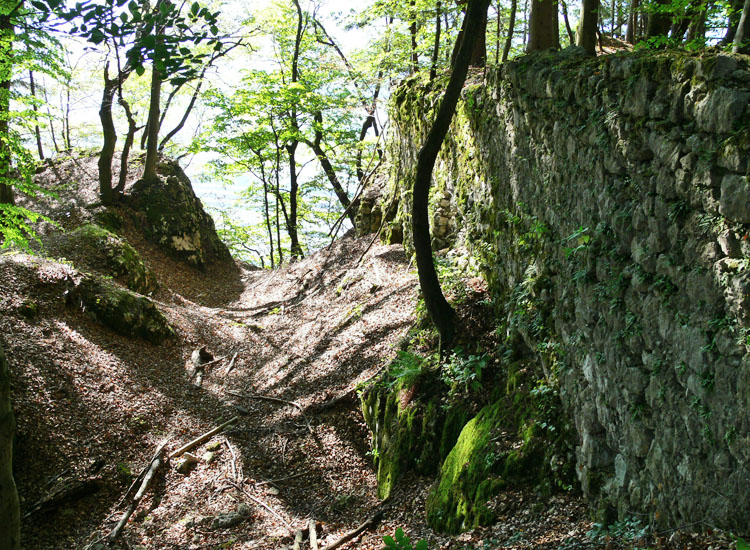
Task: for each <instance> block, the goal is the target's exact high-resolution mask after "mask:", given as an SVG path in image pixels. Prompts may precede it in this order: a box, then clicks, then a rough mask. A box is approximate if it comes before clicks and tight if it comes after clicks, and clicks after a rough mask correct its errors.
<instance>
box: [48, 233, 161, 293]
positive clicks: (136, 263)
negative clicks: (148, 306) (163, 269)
mask: <svg viewBox="0 0 750 550" xmlns="http://www.w3.org/2000/svg"><path fill="white" fill-rule="evenodd" d="M60 252H61V253H62V254H63V255H64V256H65V257H68V258H72V259H73V261H74V262H75V263H76V265H78V266H81V267H85V268H88V269H93V270H95V271H99V272H100V273H103V274H105V275H110V276H112V277H122V278H123V279H124V280H125V282H126V284H127V287H128V288H129V289H130V290H133V291H135V292H139V293H141V294H147V293H149V292H153V291H154V290H156V289H157V288H158V283H157V281H156V276H155V275H154V273H153V272H152V271H151V270H150V269H149V268H148V267H146V264H145V263H144V262H143V259H142V258H141V256H140V254H138V252H137V251H136V250H135V249H134V248H133V247H132V246H130V245H129V244H128V243H127V242H126V241H124V240H123V239H122V238H120V237H118V236H117V235H115V234H114V233H111V232H110V231H108V230H107V229H104V228H103V227H100V226H98V225H96V224H87V225H84V226H81V227H79V228H77V229H75V230H74V231H71V232H70V233H68V234H66V235H65V236H64V237H63V242H62V244H61V247H60Z"/></svg>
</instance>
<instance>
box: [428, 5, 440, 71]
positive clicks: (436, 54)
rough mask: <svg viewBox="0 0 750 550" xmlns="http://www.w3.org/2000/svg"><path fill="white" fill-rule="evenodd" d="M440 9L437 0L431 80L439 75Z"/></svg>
mask: <svg viewBox="0 0 750 550" xmlns="http://www.w3.org/2000/svg"><path fill="white" fill-rule="evenodd" d="M440 10H441V5H440V0H437V1H436V2H435V42H434V44H433V45H432V59H431V60H430V61H431V63H430V82H432V81H433V80H435V76H437V63H438V57H439V56H440V21H441V19H440V17H441V16H442V14H441V13H440Z"/></svg>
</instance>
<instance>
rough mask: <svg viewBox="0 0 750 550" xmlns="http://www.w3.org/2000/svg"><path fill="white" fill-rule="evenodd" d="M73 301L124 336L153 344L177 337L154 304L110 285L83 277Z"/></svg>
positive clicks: (91, 277) (94, 278) (76, 288)
mask: <svg viewBox="0 0 750 550" xmlns="http://www.w3.org/2000/svg"><path fill="white" fill-rule="evenodd" d="M71 297H72V299H73V300H74V301H75V302H76V304H77V305H79V306H80V307H81V308H82V309H83V310H84V311H86V312H88V313H90V314H92V315H93V316H94V317H95V319H96V320H97V321H99V322H100V323H102V324H103V325H105V326H107V327H109V328H111V329H112V330H114V331H115V332H116V333H118V334H122V335H123V336H130V337H136V338H143V339H144V340H147V341H149V342H151V343H153V344H161V343H162V342H163V341H164V340H166V339H167V338H170V337H172V336H174V331H173V330H172V327H171V326H170V325H169V321H167V319H166V317H164V315H163V314H162V313H161V311H159V310H158V309H157V307H156V306H155V305H154V303H153V302H152V301H151V300H149V299H148V298H145V297H144V296H140V295H138V294H135V293H133V292H130V291H129V290H125V289H123V288H119V287H118V286H116V285H115V284H114V283H111V282H109V281H106V280H103V279H100V278H98V277H94V276H89V275H87V276H84V277H83V279H82V280H81V281H80V282H79V283H78V284H77V285H76V287H75V288H74V289H73V291H72V292H71Z"/></svg>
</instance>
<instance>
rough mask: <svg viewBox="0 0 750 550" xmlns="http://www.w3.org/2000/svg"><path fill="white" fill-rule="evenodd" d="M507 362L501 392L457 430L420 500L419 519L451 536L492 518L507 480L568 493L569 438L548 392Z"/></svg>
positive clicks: (557, 404) (563, 419)
mask: <svg viewBox="0 0 750 550" xmlns="http://www.w3.org/2000/svg"><path fill="white" fill-rule="evenodd" d="M523 367H524V366H523V364H518V363H514V364H509V365H507V366H506V370H507V385H506V388H505V390H506V393H505V394H504V395H501V396H500V397H499V398H498V399H497V400H496V401H495V402H493V403H491V404H489V405H487V406H485V407H484V408H483V409H482V410H481V411H479V413H478V414H477V415H476V416H475V417H474V418H473V419H472V420H470V421H469V422H468V423H467V424H466V425H465V426H464V428H463V430H461V434H460V435H459V437H458V441H457V442H456V444H455V446H454V447H453V449H452V450H451V451H450V453H449V454H448V456H447V458H446V459H445V462H444V463H443V466H442V468H441V469H440V475H439V478H438V482H437V484H436V485H435V487H434V488H433V490H432V491H431V493H430V495H429V496H428V498H427V503H426V508H427V521H428V522H429V523H430V525H431V526H432V527H433V528H434V529H436V530H438V531H443V532H447V533H459V532H461V531H465V530H467V529H473V528H474V527H478V526H480V525H487V524H489V523H491V522H492V521H493V520H494V517H495V514H494V512H493V511H492V509H491V507H490V506H489V505H488V504H489V501H490V500H491V498H492V497H493V496H495V495H496V494H497V492H498V491H499V490H500V489H502V488H503V487H505V486H507V485H519V484H525V485H531V486H533V487H534V488H535V489H536V490H537V491H540V492H542V493H547V494H548V493H551V492H553V491H555V490H572V488H573V486H574V480H575V472H574V465H575V458H574V456H573V449H574V444H575V438H574V437H573V428H572V426H571V425H570V424H569V422H568V420H567V416H566V415H565V414H563V411H562V408H561V403H560V399H559V396H558V395H557V391H556V389H555V388H554V387H553V386H551V385H547V384H546V383H544V382H538V383H536V384H535V385H534V384H532V383H531V380H532V379H533V378H534V377H533V372H532V371H531V370H527V369H524V368H523Z"/></svg>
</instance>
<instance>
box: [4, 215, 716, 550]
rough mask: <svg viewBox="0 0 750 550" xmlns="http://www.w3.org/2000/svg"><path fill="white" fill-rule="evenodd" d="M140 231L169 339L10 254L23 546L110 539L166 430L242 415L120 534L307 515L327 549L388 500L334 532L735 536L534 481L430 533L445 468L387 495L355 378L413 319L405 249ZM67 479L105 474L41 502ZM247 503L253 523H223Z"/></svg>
mask: <svg viewBox="0 0 750 550" xmlns="http://www.w3.org/2000/svg"><path fill="white" fill-rule="evenodd" d="M128 239H129V241H130V242H131V243H132V244H133V245H134V246H136V248H138V249H139V251H140V252H141V254H142V255H143V256H144V258H145V259H146V261H147V263H148V264H149V265H150V266H151V268H152V269H153V270H154V271H155V272H156V274H157V276H158V278H159V280H160V282H161V285H162V286H161V289H160V290H158V291H157V292H156V293H155V294H154V296H153V297H152V298H153V299H154V301H155V302H156V303H157V305H158V307H159V308H160V309H161V310H162V311H163V312H164V313H165V315H166V316H167V317H168V319H169V320H170V322H171V323H172V325H173V327H174V328H175V331H176V333H177V336H176V338H174V339H173V340H172V341H171V342H169V343H167V344H164V345H161V346H155V345H152V344H149V343H146V342H143V341H140V340H136V339H131V338H126V337H123V336H118V335H116V334H114V333H113V332H111V331H110V330H108V329H106V328H104V327H102V326H101V325H99V324H97V323H96V322H94V321H93V320H92V319H90V318H89V317H88V316H86V315H85V314H83V313H81V312H80V310H78V309H76V308H72V307H70V306H66V303H65V297H64V295H63V294H64V288H65V287H64V284H62V283H63V282H64V281H65V280H66V279H67V278H68V277H69V276H70V270H71V269H72V268H70V267H69V266H67V265H65V264H60V263H55V262H49V261H43V260H36V259H31V258H28V257H7V256H6V257H5V258H0V280H2V281H3V285H2V286H1V287H0V334H2V335H3V340H4V345H5V348H6V354H7V355H8V358H9V361H10V364H11V371H12V372H13V398H14V406H15V410H16V413H17V423H18V431H17V444H16V455H15V461H16V474H17V477H16V479H17V482H18V487H19V492H20V495H21V498H22V514H24V520H23V540H24V544H23V547H24V548H26V549H29V550H48V549H49V550H52V549H79V548H84V547H86V546H87V545H91V546H90V547H91V548H96V547H98V546H96V545H95V544H94V545H92V543H97V541H101V543H104V542H106V541H105V540H102V539H103V538H104V537H106V535H107V533H108V532H109V531H110V530H111V529H112V528H113V527H114V525H115V524H116V522H117V520H118V519H119V517H120V516H121V515H122V513H123V511H124V510H125V508H127V501H126V502H124V503H123V502H121V499H122V497H123V495H124V494H125V492H126V490H127V489H128V486H129V485H130V484H131V482H132V481H133V478H134V476H135V475H137V474H138V472H140V471H141V469H142V468H144V466H146V465H147V464H148V463H149V461H150V459H151V457H152V455H153V453H154V451H155V449H156V448H157V446H158V445H159V444H160V443H161V442H164V441H167V450H168V452H171V451H174V450H175V449H177V448H179V447H180V446H182V445H183V444H185V443H187V442H188V441H190V440H192V439H194V438H196V437H197V436H199V435H201V434H203V433H205V432H207V431H209V430H211V429H212V428H215V427H217V426H219V425H220V424H222V423H223V422H224V421H226V420H228V419H230V418H232V417H235V416H237V417H238V418H237V420H236V421H235V422H234V423H233V424H232V425H231V426H229V427H228V428H227V429H226V430H224V431H222V432H221V433H220V434H218V435H216V436H214V437H213V438H211V439H209V440H207V441H206V442H205V443H203V444H202V445H200V446H199V447H197V448H196V449H194V450H192V451H191V453H192V454H194V455H195V456H196V457H198V458H199V461H198V463H197V464H196V465H195V467H194V468H193V469H192V470H190V471H188V472H187V473H179V472H178V471H177V469H176V468H175V467H174V464H172V465H170V467H169V468H165V469H163V471H162V473H161V474H160V475H159V476H158V477H157V480H156V483H155V484H154V486H153V487H152V488H151V489H150V490H149V491H148V493H147V494H146V496H145V497H144V499H143V501H142V502H141V505H140V506H139V508H138V509H137V510H136V512H135V514H134V515H133V517H132V518H131V520H130V521H129V522H128V524H127V525H126V526H125V529H124V531H123V533H122V535H121V536H120V537H119V539H118V541H117V542H116V543H115V544H113V545H112V546H111V547H114V548H131V549H135V548H141V549H147V548H148V549H152V548H153V549H162V548H165V549H167V548H179V549H186V550H188V549H193V550H198V549H204V548H212V549H213V548H216V549H218V548H232V549H264V548H268V549H280V548H289V547H291V545H292V543H293V537H294V534H295V532H296V531H297V530H299V529H303V528H305V527H307V526H308V525H309V522H310V520H313V521H314V522H315V524H316V532H317V536H318V540H319V543H320V548H326V547H328V546H329V545H330V544H331V543H333V542H334V541H336V540H337V539H338V538H339V537H341V535H342V534H344V533H346V532H348V531H350V530H352V529H354V528H356V527H357V526H359V525H360V524H362V523H363V522H365V521H366V520H367V519H368V518H370V517H371V516H372V515H373V514H374V513H375V512H378V511H382V512H383V514H382V518H381V520H380V521H379V522H378V523H376V524H374V525H372V526H370V527H369V528H368V529H366V530H364V532H363V533H362V534H361V535H360V536H358V537H355V538H354V539H353V540H352V541H350V542H348V543H346V544H344V545H342V546H341V547H340V548H345V549H346V548H348V549H355V548H356V549H380V548H382V547H383V536H384V535H392V534H393V533H394V531H395V530H396V529H397V528H399V527H401V528H403V529H404V530H405V532H406V533H407V535H408V536H409V537H411V539H412V541H414V542H416V541H417V540H419V539H422V538H424V539H425V540H427V542H428V544H429V548H430V549H433V550H436V549H474V548H477V549H489V548H518V549H521V548H523V549H530V548H547V549H553V548H555V549H557V548H561V549H562V548H567V549H573V548H607V549H610V548H630V547H638V548H641V547H648V546H649V545H650V546H652V547H658V548H675V549H677V548H704V549H707V548H713V549H718V548H727V547H728V546H729V541H728V539H727V538H726V536H725V535H723V534H721V533H709V534H703V535H691V534H687V533H682V532H668V533H662V534H660V536H658V537H657V536H654V535H650V536H648V538H647V539H646V538H644V539H642V540H631V541H628V540H626V539H627V538H628V536H632V538H637V537H638V535H639V533H638V526H630V527H629V530H628V529H623V532H624V533H625V538H620V539H607V538H605V537H602V538H595V537H592V536H591V535H587V532H589V531H590V530H591V529H592V523H591V521H590V520H589V519H588V512H587V508H586V506H585V504H584V502H583V500H582V499H581V497H579V496H577V495H576V494H573V493H560V494H557V495H553V496H551V497H550V496H542V495H539V494H537V493H536V492H535V491H534V490H533V489H531V488H523V487H516V488H509V489H507V490H505V491H504V492H502V493H501V494H500V495H498V496H497V498H496V502H495V503H494V505H495V508H496V509H497V510H498V511H499V518H498V522H497V523H496V524H495V525H493V526H490V527H487V528H481V529H476V530H473V531H471V532H468V533H465V534H463V535H460V536H447V535H440V534H437V533H434V532H433V531H432V530H431V529H430V528H429V527H428V526H427V525H426V523H425V520H424V501H425V497H426V494H427V492H428V491H429V488H430V486H431V484H432V483H433V481H434V480H433V479H431V478H422V477H417V476H413V475H411V476H406V477H405V478H403V479H402V480H401V481H400V482H399V486H398V489H397V491H396V494H395V495H394V496H393V497H392V498H391V499H390V500H389V501H388V503H386V504H385V505H383V503H381V502H380V501H379V499H378V498H377V492H376V480H375V475H374V472H373V468H372V460H371V456H370V455H369V450H370V446H369V432H368V430H367V428H366V426H365V425H364V422H363V419H362V415H361V413H360V410H359V400H358V396H357V393H356V389H357V385H358V384H359V383H362V382H364V381H366V380H368V379H370V378H371V377H373V376H375V375H376V374H377V373H378V372H379V371H380V370H381V369H382V368H383V367H384V365H385V364H387V362H388V361H389V359H391V358H392V357H393V356H394V354H395V351H394V348H396V347H397V345H398V342H399V340H400V339H401V338H403V337H404V335H405V334H406V332H407V330H408V329H409V328H410V327H411V325H412V324H413V322H414V308H415V305H416V300H417V293H418V283H417V280H416V274H415V271H414V268H413V266H411V265H410V264H409V261H408V259H407V258H406V257H405V255H404V253H403V251H402V249H401V247H400V246H381V245H378V244H375V245H374V246H372V248H371V249H370V250H369V251H368V252H367V253H366V254H364V253H365V250H366V249H367V247H368V245H369V244H370V241H371V237H364V238H360V239H355V238H351V237H348V238H344V239H340V240H338V241H336V242H335V243H334V244H333V246H332V247H331V248H330V249H324V250H322V251H320V252H318V253H316V254H314V255H312V256H310V257H308V258H306V259H304V260H302V261H299V262H296V263H293V264H292V265H290V266H288V267H284V268H282V269H277V270H275V271H256V270H250V269H247V268H246V267H245V266H243V265H241V264H229V265H214V266H209V268H208V269H207V271H206V272H205V273H202V272H199V271H197V270H193V269H189V268H186V267H184V266H183V265H182V264H179V263H177V262H174V261H172V260H170V259H169V258H166V257H165V256H163V255H162V254H161V253H160V252H159V251H158V250H157V249H155V248H154V247H152V246H151V245H149V244H148V243H146V242H144V241H142V239H140V237H139V236H138V234H137V233H136V232H135V231H132V228H131V234H129V235H128ZM363 254H364V257H363V258H362V260H361V261H360V258H361V257H362V256H363ZM23 266H26V267H25V268H23ZM29 298H33V300H34V301H35V302H36V304H37V305H38V307H39V312H38V314H37V315H35V316H31V318H29V316H28V315H27V316H24V315H23V314H22V313H21V311H22V310H23V308H22V307H21V306H22V304H23V303H24V301H26V300H28V299H29ZM202 347H205V348H207V350H208V351H209V352H210V353H211V354H212V355H213V357H214V358H216V359H219V360H218V361H215V362H214V363H212V364H211V365H210V366H209V367H207V368H206V369H205V370H206V372H205V375H204V376H203V379H202V381H201V383H200V384H198V383H197V379H196V377H194V376H191V375H192V371H193V364H192V362H191V355H192V354H193V352H194V351H195V350H197V349H199V348H202ZM235 354H236V358H235V360H234V361H233V362H232V358H233V357H235ZM230 365H231V370H230ZM269 398H272V399H269ZM209 449H212V450H213V451H212V452H213V455H207V454H206V453H207V452H209ZM173 462H176V461H173ZM71 480H95V481H96V483H97V486H98V490H97V491H96V492H94V493H93V494H90V495H87V496H84V497H82V498H77V499H75V500H70V501H69V502H62V503H57V504H56V505H55V506H54V507H51V508H50V509H49V510H44V509H43V510H35V503H38V502H40V501H43V500H44V497H45V495H46V494H48V493H50V492H51V491H54V489H55V487H58V486H60V485H61V484H66V483H67V484H69V483H70V482H71ZM241 505H242V508H241V512H242V514H241V518H242V521H241V522H240V523H238V524H236V525H233V526H229V527H217V526H216V524H215V523H214V520H215V518H217V517H222V518H225V519H226V518H227V517H228V516H226V514H230V513H232V512H235V511H237V510H238V509H239V508H238V507H240V506H241ZM301 548H310V546H309V543H308V542H304V543H303V544H302V547H301Z"/></svg>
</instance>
